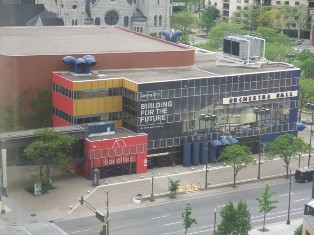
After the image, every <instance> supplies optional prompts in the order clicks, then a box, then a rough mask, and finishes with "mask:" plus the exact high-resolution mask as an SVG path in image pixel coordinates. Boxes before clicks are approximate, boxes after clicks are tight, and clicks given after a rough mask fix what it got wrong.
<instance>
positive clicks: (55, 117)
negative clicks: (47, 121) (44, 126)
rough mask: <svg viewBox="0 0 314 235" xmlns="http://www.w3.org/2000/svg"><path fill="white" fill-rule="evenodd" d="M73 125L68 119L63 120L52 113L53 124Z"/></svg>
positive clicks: (55, 125) (54, 125)
mask: <svg viewBox="0 0 314 235" xmlns="http://www.w3.org/2000/svg"><path fill="white" fill-rule="evenodd" d="M69 125H72V124H71V123H69V122H67V121H66V120H63V119H61V118H59V117H57V116H56V115H52V126H53V127H57V126H69Z"/></svg>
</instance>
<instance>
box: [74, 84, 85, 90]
mask: <svg viewBox="0 0 314 235" xmlns="http://www.w3.org/2000/svg"><path fill="white" fill-rule="evenodd" d="M75 84H76V91H84V90H85V82H76V83H75Z"/></svg>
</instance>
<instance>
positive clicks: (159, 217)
mask: <svg viewBox="0 0 314 235" xmlns="http://www.w3.org/2000/svg"><path fill="white" fill-rule="evenodd" d="M169 216H170V215H163V216H158V217H153V218H152V219H161V218H165V217H169Z"/></svg>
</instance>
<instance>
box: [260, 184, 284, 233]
mask: <svg viewBox="0 0 314 235" xmlns="http://www.w3.org/2000/svg"><path fill="white" fill-rule="evenodd" d="M275 194H276V193H275V192H270V187H269V185H268V184H266V185H265V188H264V192H263V193H262V195H261V196H259V197H257V198H256V200H257V201H258V206H259V208H260V210H259V213H261V212H263V213H264V220H263V231H264V230H265V221H266V214H267V213H268V212H271V211H272V210H273V209H275V208H277V206H275V204H276V203H278V202H279V201H278V200H271V199H270V198H271V197H272V196H273V195H275Z"/></svg>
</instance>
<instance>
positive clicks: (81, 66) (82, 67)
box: [62, 55, 97, 74]
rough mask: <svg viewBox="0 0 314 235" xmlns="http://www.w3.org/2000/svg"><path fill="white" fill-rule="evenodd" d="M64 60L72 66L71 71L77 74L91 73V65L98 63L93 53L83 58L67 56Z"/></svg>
mask: <svg viewBox="0 0 314 235" xmlns="http://www.w3.org/2000/svg"><path fill="white" fill-rule="evenodd" d="M62 61H63V62H64V63H65V64H68V65H70V66H71V72H73V73H75V74H89V73H90V67H92V66H94V65H96V63H97V62H96V59H95V57H94V56H92V55H85V56H83V57H82V58H77V59H76V58H75V57H73V56H65V57H63V59H62Z"/></svg>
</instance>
